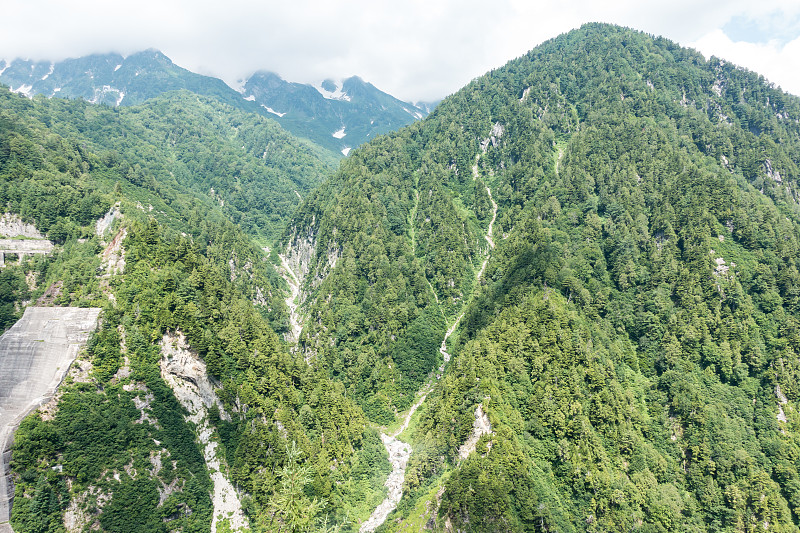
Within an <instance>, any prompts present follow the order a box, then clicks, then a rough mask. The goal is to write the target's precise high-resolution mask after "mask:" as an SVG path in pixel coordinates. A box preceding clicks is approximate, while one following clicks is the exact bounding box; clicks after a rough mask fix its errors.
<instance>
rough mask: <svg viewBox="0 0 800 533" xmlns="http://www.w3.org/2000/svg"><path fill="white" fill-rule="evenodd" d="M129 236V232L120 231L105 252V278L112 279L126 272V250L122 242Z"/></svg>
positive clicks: (103, 261) (103, 260)
mask: <svg viewBox="0 0 800 533" xmlns="http://www.w3.org/2000/svg"><path fill="white" fill-rule="evenodd" d="M127 236H128V230H126V229H125V228H122V229H120V230H119V231H118V232H117V234H116V235H115V236H114V238H113V239H111V242H110V243H108V246H106V247H105V249H104V250H103V256H102V264H103V270H104V274H103V276H104V277H106V278H107V277H110V276H113V275H115V274H120V273H122V271H123V270H125V250H123V249H122V241H123V240H125V237H127Z"/></svg>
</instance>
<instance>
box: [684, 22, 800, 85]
mask: <svg viewBox="0 0 800 533" xmlns="http://www.w3.org/2000/svg"><path fill="white" fill-rule="evenodd" d="M691 46H692V47H694V48H696V49H697V50H699V51H700V52H702V53H703V55H705V56H706V58H708V57H710V56H712V55H714V56H717V57H719V58H722V59H725V60H726V61H730V62H731V63H735V64H737V65H739V66H742V67H745V68H748V69H750V70H753V71H755V72H758V73H759V74H762V75H763V76H764V77H765V78H767V80H769V81H770V82H772V83H774V84H776V85H778V86H780V87H781V88H782V89H783V90H784V91H786V92H790V93H792V94H794V95H800V37H797V38H795V39H794V40H792V41H789V42H788V43H786V44H781V43H780V41H778V40H771V41H768V42H766V43H751V42H744V41H739V42H734V41H733V40H732V39H731V38H730V37H728V35H726V34H725V32H724V31H723V30H722V29H716V30H713V31H711V32H709V33H708V34H706V35H704V36H703V37H701V38H700V39H698V40H697V41H696V42H694V43H692V44H691Z"/></svg>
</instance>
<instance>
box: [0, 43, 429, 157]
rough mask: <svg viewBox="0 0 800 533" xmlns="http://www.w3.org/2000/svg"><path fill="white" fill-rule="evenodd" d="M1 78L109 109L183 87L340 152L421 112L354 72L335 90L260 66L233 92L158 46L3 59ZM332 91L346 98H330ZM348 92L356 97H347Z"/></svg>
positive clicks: (22, 89)
mask: <svg viewBox="0 0 800 533" xmlns="http://www.w3.org/2000/svg"><path fill="white" fill-rule="evenodd" d="M267 74H269V75H267ZM0 83H5V84H7V85H8V86H9V87H10V88H11V90H12V91H14V92H17V93H20V94H24V95H25V96H28V97H33V96H34V95H37V94H43V95H44V96H46V97H48V98H52V97H55V96H58V97H66V98H81V99H84V100H87V101H89V102H90V103H94V104H107V105H110V106H112V107H115V106H130V105H137V104H140V103H142V102H144V101H146V100H148V99H150V98H153V97H155V96H158V95H159V94H162V93H165V92H169V91H174V90H180V89H183V90H188V91H191V92H194V93H197V94H200V95H203V96H211V97H214V98H217V99H219V100H220V101H222V102H224V103H226V104H228V105H232V106H234V107H236V108H238V109H241V110H243V111H248V112H251V113H257V114H260V115H263V116H266V117H268V118H272V119H274V120H277V121H278V122H279V123H281V125H282V126H283V127H284V128H286V129H287V130H288V131H290V132H291V133H293V134H294V135H296V136H298V137H304V138H308V139H311V140H312V141H313V142H315V143H317V144H319V145H320V146H323V147H325V148H327V149H329V150H331V151H333V152H335V153H337V154H341V155H347V152H348V151H349V149H351V148H353V147H355V146H358V145H360V144H362V143H363V142H365V141H367V140H368V139H369V138H370V137H373V136H375V135H378V134H382V133H386V132H388V131H391V130H393V129H396V128H398V127H401V126H404V125H406V124H408V123H410V122H412V121H413V120H417V119H420V118H422V117H423V116H424V115H426V114H427V112H426V111H423V110H421V109H418V108H416V107H415V106H414V105H413V104H410V103H407V102H402V101H400V100H397V99H396V98H394V97H392V96H390V95H388V94H386V93H383V92H382V91H380V90H378V89H377V88H376V87H375V86H374V85H372V84H370V83H366V82H364V81H363V80H362V79H361V78H359V77H358V76H352V77H349V78H346V79H345V80H343V83H344V84H345V85H346V87H338V86H336V83H335V82H334V81H333V80H330V79H328V80H323V81H322V82H320V83H319V84H318V85H316V86H315V85H311V84H299V83H292V82H286V81H284V80H283V79H282V78H280V76H278V75H277V74H274V73H266V72H265V71H258V72H256V73H254V74H253V75H251V76H250V77H249V78H248V79H247V80H244V81H243V86H242V87H240V88H239V89H238V91H237V90H236V89H234V88H232V87H230V86H229V85H228V84H226V83H225V82H224V81H222V80H220V79H218V78H214V77H212V76H205V75H201V74H196V73H194V72H191V71H189V70H187V69H184V68H182V67H180V66H178V65H176V64H175V63H173V62H172V60H171V59H170V58H168V57H167V56H166V55H164V54H163V53H162V52H160V51H158V50H156V49H148V50H145V51H142V52H136V53H133V54H130V55H128V56H122V55H120V54H114V53H110V54H93V55H89V56H83V57H80V58H73V59H66V60H64V61H59V62H49V61H37V62H34V61H29V60H22V59H15V60H12V61H10V62H9V61H8V60H2V61H0ZM323 86H329V87H331V89H332V90H331V91H327V92H326V90H325V89H324V88H323ZM309 88H313V89H314V92H311V91H309V90H308V89H309ZM342 89H345V90H346V92H345V93H342V92H341V90H342ZM337 91H338V92H339V93H338V94H340V95H342V94H344V95H345V96H340V97H336V98H333V97H332V96H331V95H333V94H337ZM348 94H349V96H348ZM353 96H354V97H355V100H352V101H351V98H352V97H353ZM276 110H277V111H276ZM287 112H288V116H286V114H287ZM342 128H345V130H342ZM338 131H341V133H340V134H337V132H338ZM345 136H346V137H347V139H346V140H345V139H344V137H345Z"/></svg>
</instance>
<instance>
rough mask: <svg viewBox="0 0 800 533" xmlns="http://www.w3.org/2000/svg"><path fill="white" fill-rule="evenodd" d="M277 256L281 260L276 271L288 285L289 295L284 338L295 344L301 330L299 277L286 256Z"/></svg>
mask: <svg viewBox="0 0 800 533" xmlns="http://www.w3.org/2000/svg"><path fill="white" fill-rule="evenodd" d="M278 257H279V258H280V260H281V266H280V268H278V272H279V273H280V275H281V277H282V278H283V279H284V281H286V284H287V285H289V296H287V297H286V306H287V307H288V308H289V333H288V334H287V335H286V337H287V338H286V340H287V341H288V342H290V343H292V344H297V341H298V340H300V332H301V331H303V322H302V318H301V317H300V279H299V278H298V277H297V274H295V272H294V270H292V267H291V266H289V263H288V261H287V260H286V256H285V255H283V254H278Z"/></svg>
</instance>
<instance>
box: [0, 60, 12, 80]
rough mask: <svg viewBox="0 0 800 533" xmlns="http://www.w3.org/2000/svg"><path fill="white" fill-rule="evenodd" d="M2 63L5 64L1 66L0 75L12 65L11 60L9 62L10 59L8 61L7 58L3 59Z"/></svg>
mask: <svg viewBox="0 0 800 533" xmlns="http://www.w3.org/2000/svg"><path fill="white" fill-rule="evenodd" d="M2 65H3V68H0V76H2V75H3V72H5V71H6V70H8V67H10V66H11V63H9V62H8V61H6V60H5V59H3V60H2Z"/></svg>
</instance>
